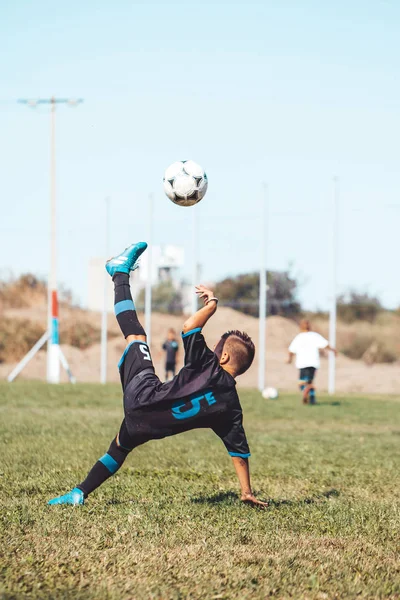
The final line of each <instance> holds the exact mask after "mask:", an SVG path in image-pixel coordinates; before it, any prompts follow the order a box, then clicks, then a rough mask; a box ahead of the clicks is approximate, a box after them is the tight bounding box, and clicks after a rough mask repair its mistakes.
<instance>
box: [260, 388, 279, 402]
mask: <svg viewBox="0 0 400 600" xmlns="http://www.w3.org/2000/svg"><path fill="white" fill-rule="evenodd" d="M261 395H262V397H263V398H265V399H266V400H276V399H277V398H278V396H279V393H278V390H277V389H276V388H274V387H267V388H265V390H263V391H262V394H261Z"/></svg>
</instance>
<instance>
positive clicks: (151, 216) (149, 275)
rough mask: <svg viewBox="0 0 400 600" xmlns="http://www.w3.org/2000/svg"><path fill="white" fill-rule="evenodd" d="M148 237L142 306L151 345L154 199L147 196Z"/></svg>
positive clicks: (148, 341) (151, 196) (148, 340)
mask: <svg viewBox="0 0 400 600" xmlns="http://www.w3.org/2000/svg"><path fill="white" fill-rule="evenodd" d="M148 219H149V223H148V236H147V244H148V248H147V279H146V295H145V306H144V322H145V330H146V334H147V343H148V344H149V346H150V344H151V289H152V275H153V219H154V197H153V194H150V196H149V214H148Z"/></svg>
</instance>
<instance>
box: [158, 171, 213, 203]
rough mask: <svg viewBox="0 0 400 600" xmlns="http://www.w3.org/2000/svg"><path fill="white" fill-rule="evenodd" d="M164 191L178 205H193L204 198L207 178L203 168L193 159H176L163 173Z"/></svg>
mask: <svg viewBox="0 0 400 600" xmlns="http://www.w3.org/2000/svg"><path fill="white" fill-rule="evenodd" d="M163 184H164V192H165V193H166V194H167V196H168V198H169V199H170V200H172V202H174V203H175V204H178V205H179V206H193V204H197V203H198V202H200V200H201V199H202V198H204V196H205V193H206V191H207V186H208V180H207V175H206V174H205V171H204V169H203V168H202V167H201V166H200V165H198V164H197V163H195V162H194V161H193V160H178V161H177V162H174V163H172V165H170V166H169V167H168V169H166V171H165V173H164V179H163Z"/></svg>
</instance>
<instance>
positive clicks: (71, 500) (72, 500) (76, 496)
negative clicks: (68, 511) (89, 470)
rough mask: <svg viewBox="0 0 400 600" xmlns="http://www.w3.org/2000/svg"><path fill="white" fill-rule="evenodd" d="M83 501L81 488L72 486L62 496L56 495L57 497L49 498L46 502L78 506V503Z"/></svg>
mask: <svg viewBox="0 0 400 600" xmlns="http://www.w3.org/2000/svg"><path fill="white" fill-rule="evenodd" d="M84 503H85V497H84V495H83V492H82V490H80V489H79V488H74V489H73V490H71V491H70V492H68V493H67V494H64V496H58V497H57V498H52V500H49V501H48V503H47V504H51V505H53V504H69V505H70V506H78V505H79V504H84Z"/></svg>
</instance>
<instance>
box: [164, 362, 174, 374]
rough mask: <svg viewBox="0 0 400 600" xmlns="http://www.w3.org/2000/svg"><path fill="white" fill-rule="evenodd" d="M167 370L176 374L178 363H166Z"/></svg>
mask: <svg viewBox="0 0 400 600" xmlns="http://www.w3.org/2000/svg"><path fill="white" fill-rule="evenodd" d="M165 370H166V371H167V372H168V371H172V373H175V370H176V363H174V362H167V363H165Z"/></svg>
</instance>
